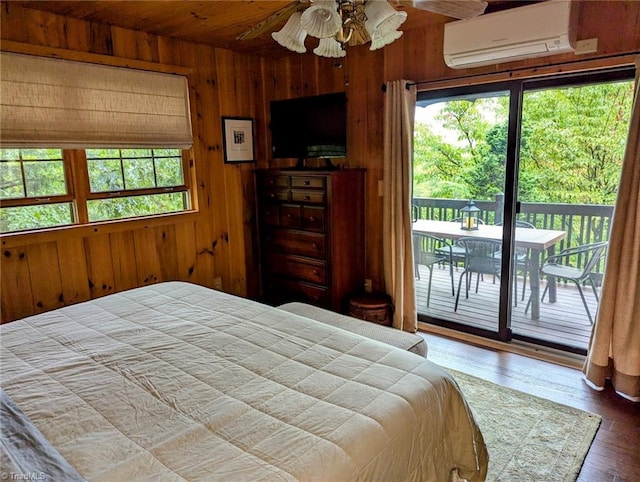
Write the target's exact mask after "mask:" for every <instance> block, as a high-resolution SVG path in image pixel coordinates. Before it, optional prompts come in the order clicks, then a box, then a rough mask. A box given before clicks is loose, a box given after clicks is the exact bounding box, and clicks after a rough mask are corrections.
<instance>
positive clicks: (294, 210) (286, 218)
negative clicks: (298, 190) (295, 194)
mask: <svg viewBox="0 0 640 482" xmlns="http://www.w3.org/2000/svg"><path fill="white" fill-rule="evenodd" d="M280 226H282V227H283V228H291V229H296V228H299V227H300V206H298V205H295V206H292V205H290V204H283V205H282V206H280Z"/></svg>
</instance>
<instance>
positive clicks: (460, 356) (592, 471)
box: [420, 332, 640, 482]
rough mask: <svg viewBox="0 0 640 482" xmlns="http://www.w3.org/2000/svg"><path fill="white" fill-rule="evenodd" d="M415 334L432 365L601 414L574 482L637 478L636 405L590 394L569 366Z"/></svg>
mask: <svg viewBox="0 0 640 482" xmlns="http://www.w3.org/2000/svg"><path fill="white" fill-rule="evenodd" d="M420 334H421V335H422V336H424V338H425V339H426V341H427V344H428V347H429V353H428V358H429V359H430V360H431V361H433V362H435V363H438V364H440V365H442V366H444V367H448V368H452V369H454V370H458V371H461V372H464V373H468V374H470V375H474V376H477V377H479V378H484V379H485V380H489V381H492V382H494V383H498V384H500V385H503V386H506V387H510V388H514V389H516V390H520V391H523V392H527V393H530V394H533V395H536V396H539V397H543V398H547V399H549V400H553V401H555V402H558V403H562V404H565V405H569V406H572V407H575V408H579V409H582V410H586V411H589V412H592V413H597V414H599V415H600V416H602V423H601V425H600V428H599V430H598V433H597V434H596V437H595V439H594V441H593V444H592V445H591V448H590V449H589V453H588V454H587V457H586V459H585V462H584V465H583V466H582V470H581V472H580V475H579V477H578V479H577V480H578V482H635V481H637V480H640V404H638V403H632V402H630V401H629V400H626V399H625V398H623V397H620V396H619V395H617V394H616V393H615V391H614V390H613V388H612V387H611V386H607V387H606V388H605V390H604V391H602V392H597V391H595V390H592V389H591V388H589V387H588V386H587V385H586V384H585V383H584V381H583V380H582V373H581V372H580V371H579V370H576V369H574V368H569V367H566V366H561V365H557V364H554V363H549V362H546V361H541V360H537V359H534V358H530V357H527V356H523V355H520V354H515V353H510V352H506V351H501V350H495V349H488V348H484V347H480V346H475V345H472V344H469V343H465V342H462V341H458V340H454V339H451V338H447V337H444V336H440V335H435V334H432V333H424V332H420ZM549 482H554V481H549Z"/></svg>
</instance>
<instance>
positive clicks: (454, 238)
mask: <svg viewBox="0 0 640 482" xmlns="http://www.w3.org/2000/svg"><path fill="white" fill-rule="evenodd" d="M509 107H510V90H508V89H500V90H495V88H493V87H492V88H490V89H485V90H483V91H478V90H475V89H464V90H463V89H458V90H456V91H454V92H450V93H441V94H439V95H435V96H433V97H432V96H422V97H421V99H420V100H419V101H418V103H417V105H416V124H415V142H414V146H415V151H414V164H413V179H414V181H413V199H414V201H413V202H414V218H415V222H414V234H413V235H414V259H415V274H416V299H417V303H418V311H419V313H421V314H423V315H424V316H427V317H429V318H434V319H440V320H442V323H443V324H447V323H454V324H460V325H463V326H465V327H466V329H467V330H469V331H474V332H480V333H483V334H488V336H493V337H498V334H499V332H500V325H499V320H500V306H501V304H500V300H501V297H502V296H505V295H508V294H507V293H505V292H502V290H501V281H500V280H501V279H502V274H501V262H500V261H501V253H502V252H503V251H504V250H503V245H502V242H503V228H502V226H503V221H504V203H505V195H504V193H505V178H506V177H505V176H506V166H507V157H506V156H507V149H506V147H507V144H508V137H509V125H510V123H509V115H510V108H509ZM467 210H470V213H469V216H468V217H466V215H467ZM474 218H477V219H474ZM469 228H473V229H469ZM487 256H490V257H491V259H489V260H487V259H486V257H487ZM469 257H472V259H471V260H470V259H469ZM487 261H488V262H487ZM503 331H504V329H503Z"/></svg>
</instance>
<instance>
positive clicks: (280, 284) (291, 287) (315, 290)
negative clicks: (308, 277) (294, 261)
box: [265, 276, 329, 306]
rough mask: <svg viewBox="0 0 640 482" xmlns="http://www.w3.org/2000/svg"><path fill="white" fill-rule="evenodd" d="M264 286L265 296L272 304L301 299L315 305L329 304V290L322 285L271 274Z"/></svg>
mask: <svg viewBox="0 0 640 482" xmlns="http://www.w3.org/2000/svg"><path fill="white" fill-rule="evenodd" d="M265 288H266V293H265V294H266V296H267V298H268V299H269V300H270V301H271V302H272V303H274V304H282V303H284V302H287V301H301V302H303V303H311V304H313V305H317V306H328V305H329V292H328V290H327V288H325V287H324V286H316V285H313V284H311V283H305V282H304V281H293V280H288V279H284V278H278V277H275V276H273V277H271V278H270V279H269V280H268V281H267V283H266V285H265Z"/></svg>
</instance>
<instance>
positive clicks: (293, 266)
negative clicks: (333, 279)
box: [266, 253, 327, 285]
mask: <svg viewBox="0 0 640 482" xmlns="http://www.w3.org/2000/svg"><path fill="white" fill-rule="evenodd" d="M266 265H267V266H266V268H267V271H268V272H269V273H270V274H272V275H278V276H282V277H285V278H291V279H294V280H301V281H309V282H310V283H315V284H319V285H324V284H326V283H327V269H326V263H325V262H324V261H314V260H312V259H309V258H301V257H299V256H289V255H286V254H273V253H270V254H267V263H266Z"/></svg>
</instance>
